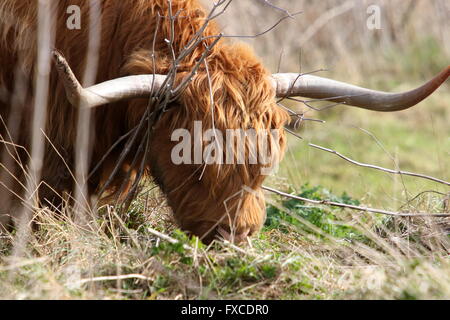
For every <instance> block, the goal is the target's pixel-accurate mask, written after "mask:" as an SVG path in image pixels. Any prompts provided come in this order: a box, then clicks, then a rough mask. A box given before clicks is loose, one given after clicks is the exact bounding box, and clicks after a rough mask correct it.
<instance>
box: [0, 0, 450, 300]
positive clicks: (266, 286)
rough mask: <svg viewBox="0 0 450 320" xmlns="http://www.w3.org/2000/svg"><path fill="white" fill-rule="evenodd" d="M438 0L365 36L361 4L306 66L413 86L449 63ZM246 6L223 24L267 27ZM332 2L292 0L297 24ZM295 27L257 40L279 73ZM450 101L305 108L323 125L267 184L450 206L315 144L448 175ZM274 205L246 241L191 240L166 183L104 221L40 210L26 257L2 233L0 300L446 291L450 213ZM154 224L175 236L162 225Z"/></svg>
mask: <svg viewBox="0 0 450 320" xmlns="http://www.w3.org/2000/svg"><path fill="white" fill-rule="evenodd" d="M372 2H377V1H372ZM372 2H371V3H372ZM235 3H237V1H236V2H235ZM253 3H254V4H253ZM393 3H394V4H385V6H388V7H387V8H385V10H386V12H391V13H392V14H391V15H389V17H388V19H389V20H388V22H389V25H398V24H399V21H400V20H401V19H402V17H403V16H404V14H403V13H404V12H406V9H407V8H406V7H407V4H406V2H405V3H403V2H402V4H401V5H400V4H399V3H397V4H396V2H393ZM441 3H442V2H440V1H438V0H436V1H432V5H428V3H427V2H426V3H419V2H418V4H417V6H418V7H417V8H416V9H415V10H414V11H413V13H412V14H411V18H410V19H408V20H407V22H406V23H405V25H404V27H403V28H400V29H395V31H396V32H397V33H396V35H397V36H396V38H395V39H394V38H392V37H387V36H386V32H387V31H388V30H387V29H388V28H387V27H385V29H384V31H381V33H377V34H369V35H367V34H366V32H367V30H360V31H361V33H362V34H365V35H366V36H367V37H368V38H367V39H366V38H362V36H361V37H359V34H358V35H355V36H354V37H349V32H350V31H351V32H354V30H359V29H357V26H358V19H357V17H358V14H357V13H358V12H359V11H357V10H363V9H364V8H365V7H364V8H363V9H361V8H359V9H355V11H354V12H353V13H354V14H350V13H347V14H344V15H342V16H340V17H337V18H336V19H335V20H333V21H330V22H329V23H328V24H327V25H326V26H325V27H324V29H323V30H319V31H318V33H317V34H316V36H315V37H314V38H313V40H311V41H310V43H309V44H308V48H306V49H304V58H303V59H302V63H303V65H302V66H303V68H304V69H306V70H314V69H317V68H318V67H323V66H331V67H332V68H331V69H332V70H331V71H330V72H329V73H327V74H326V75H327V76H330V77H334V78H336V79H341V80H349V81H351V82H355V83H358V84H360V85H367V86H371V87H375V88H378V89H387V90H393V91H398V90H404V89H409V88H412V87H414V86H416V85H417V84H419V83H421V82H423V80H424V79H425V78H427V77H429V76H430V75H433V74H435V73H436V72H438V71H439V69H440V68H442V67H443V66H445V65H447V64H448V61H449V52H448V48H447V49H446V48H445V46H444V45H442V44H443V43H446V42H445V41H444V40H445V39H444V38H445V37H448V35H445V34H441V33H440V32H439V30H440V28H443V29H445V27H444V24H445V23H448V21H450V19H447V20H446V19H442V21H441V20H439V19H440V18H439V17H440V15H439V14H437V11H436V10H438V8H439V4H441ZM239 4H240V5H241V6H242V7H239V6H237V5H235V7H231V8H230V14H231V15H232V16H233V17H235V20H234V21H236V20H238V21H242V22H245V23H247V22H248V21H249V22H251V23H249V25H248V26H247V25H246V24H245V23H242V24H241V23H230V21H233V20H226V21H225V23H224V25H226V26H227V27H228V29H226V30H229V33H230V34H254V33H256V32H255V31H260V30H262V29H264V28H263V26H265V23H267V21H266V19H263V20H264V21H259V20H260V19H254V18H253V19H249V18H243V16H242V15H245V14H247V15H249V16H254V17H257V16H259V15H260V14H262V13H261V11H258V10H262V9H258V8H259V7H258V6H257V4H256V2H245V4H244V2H239ZM278 4H279V3H278ZM336 4H337V2H336V1H323V2H321V4H320V5H319V4H315V6H314V7H311V6H308V3H307V2H305V1H296V2H295V4H293V6H294V7H295V8H292V11H295V10H296V9H297V7H298V9H304V10H305V13H304V14H303V15H301V16H300V18H299V21H298V22H296V24H295V29H296V30H305V29H306V28H308V25H309V24H310V23H311V22H313V21H314V19H316V18H317V17H318V16H319V15H320V14H321V13H322V12H324V11H326V10H327V9H329V8H330V7H333V6H334V5H336ZM242 8H244V9H246V10H242ZM236 9H237V12H236ZM239 9H241V10H239ZM306 9H307V10H306ZM233 10H234V11H233ZM404 10H405V11H404ZM363 11H364V10H363ZM264 13H267V19H272V18H274V19H275V18H276V16H277V13H273V12H272V11H269V12H267V10H266V11H264ZM355 13H356V14H355ZM430 17H433V19H430ZM386 19H387V18H386ZM275 20H276V19H275ZM445 21H446V22H445ZM290 28H291V29H293V27H292V25H290V26H289V25H288V26H285V25H281V26H280V27H279V28H278V29H276V30H275V31H274V32H272V33H270V34H269V35H267V36H266V37H265V38H259V39H256V40H255V39H252V40H250V42H252V44H253V45H255V47H256V50H257V51H258V53H259V54H260V55H262V56H263V58H264V60H265V61H267V64H268V65H269V66H271V67H272V69H273V70H275V69H276V66H277V64H278V61H277V58H278V55H276V57H274V53H273V50H272V48H278V47H280V46H282V47H284V48H285V49H286V52H285V58H284V59H283V68H284V69H290V70H292V69H293V68H294V69H295V68H297V67H298V65H297V64H298V54H297V53H298V50H299V48H296V46H295V39H296V37H297V33H296V32H291V31H290ZM418 29H423V30H427V32H416V31H417V30H418ZM348 30H350V31H348ZM383 39H384V40H383ZM365 40H367V41H365ZM279 41H281V42H282V44H280V43H278V42H279ZM342 43H345V46H342ZM447 43H450V42H448V41H447ZM381 44H382V45H381ZM368 61H370V63H367V62H368ZM367 75H370V77H368V76H367ZM449 101H450V91H449V86H448V84H445V85H444V86H443V87H442V88H441V89H440V90H439V91H438V92H437V93H436V94H435V95H433V96H432V97H431V98H429V99H428V100H426V102H423V103H422V104H421V105H420V106H418V107H416V108H413V109H411V110H408V111H404V112H400V113H395V114H379V113H371V112H368V111H363V110H355V109H350V108H348V109H344V108H343V107H336V108H334V109H333V110H331V111H329V112H320V113H316V112H308V114H307V115H308V117H311V118H320V119H323V120H326V123H325V124H320V123H315V122H305V123H303V124H302V127H301V129H300V130H299V134H300V135H301V136H302V137H303V138H304V140H303V141H300V140H298V139H296V138H294V137H290V138H289V150H288V152H287V154H286V158H285V160H284V161H283V163H282V164H281V167H280V170H279V172H278V173H277V175H276V176H275V177H271V178H269V179H268V180H267V184H268V185H271V186H275V187H277V188H279V189H281V190H283V191H286V192H291V193H293V194H297V195H302V196H306V197H310V198H314V199H328V200H333V201H337V202H344V203H352V204H361V205H367V206H372V207H378V208H384V209H387V210H394V211H396V210H402V211H410V212H428V213H433V212H445V211H447V212H449V210H450V209H449V205H448V203H447V205H446V204H445V195H448V192H449V189H448V187H445V186H443V185H439V184H436V183H433V182H430V181H427V180H423V179H418V178H411V177H400V176H393V175H390V174H387V173H384V172H380V171H374V170H371V169H365V168H360V167H356V166H354V165H351V164H349V163H348V162H346V161H344V160H342V159H340V158H338V157H337V156H335V155H332V154H329V153H325V152H323V151H320V150H317V149H313V148H311V147H308V142H311V143H315V144H319V145H322V146H324V147H328V148H331V149H334V150H336V151H339V152H340V153H342V154H344V155H346V156H349V157H351V158H352V159H355V160H358V161H360V162H364V163H370V164H375V165H379V166H383V167H388V168H394V169H395V168H400V169H402V170H406V171H413V172H419V173H423V174H427V175H431V176H435V177H437V178H441V179H445V180H447V181H448V180H450V162H449V161H448V160H449V156H450V154H449V150H450V138H449V137H450V127H449V126H448V123H449V122H450V109H449ZM292 107H294V108H300V109H305V107H304V106H301V105H300V106H294V105H293V106H292ZM305 110H306V109H305ZM360 128H362V129H364V130H365V131H364V130H361V129H360ZM369 133H370V134H369ZM425 191H426V192H425ZM423 192H424V193H423ZM417 195H419V196H417ZM416 196H417V197H416ZM267 205H268V209H267V221H266V224H265V226H264V228H263V230H262V231H261V232H260V233H259V234H258V235H257V236H256V237H254V238H252V239H251V240H250V241H249V243H248V244H245V245H242V246H239V247H236V246H234V245H232V244H230V243H226V242H215V243H213V244H212V245H210V246H205V245H204V244H202V243H201V242H199V241H198V239H196V238H193V239H190V238H188V237H186V235H185V234H184V233H183V232H181V231H179V230H177V229H176V226H175V225H174V224H173V223H172V220H171V218H170V212H169V211H170V210H169V209H168V208H167V207H166V205H165V202H164V199H163V197H162V196H161V195H160V194H159V192H158V191H157V190H152V191H151V192H150V193H143V194H142V195H141V196H140V197H138V198H137V199H136V200H135V201H134V202H133V205H132V207H131V209H130V210H129V212H128V213H127V214H126V215H125V216H121V217H119V216H117V215H116V214H115V212H114V209H113V208H109V207H104V208H101V209H100V210H99V212H98V218H97V221H96V222H97V223H96V229H95V230H94V231H92V230H83V229H80V228H79V227H77V226H76V225H75V224H74V223H73V221H71V220H70V219H69V218H66V219H64V220H58V219H55V217H54V214H53V213H52V212H51V211H49V210H48V209H41V210H39V211H36V219H37V221H38V222H39V224H40V228H39V230H38V231H37V232H36V233H34V234H33V237H32V238H31V239H30V242H29V244H28V250H27V256H26V257H25V258H24V259H20V260H17V261H14V260H11V258H10V254H11V252H12V249H13V244H12V236H13V235H11V236H6V237H3V238H1V239H0V298H1V299H149V300H152V299H346V300H348V299H449V298H450V259H449V257H450V256H449V253H450V242H449V241H450V237H449V233H450V228H449V224H450V223H449V220H448V219H443V218H442V219H426V218H414V219H413V218H394V217H386V216H382V215H377V214H366V213H362V212H358V211H350V210H343V209H336V208H330V207H325V206H310V205H307V204H305V203H302V202H300V201H296V200H288V199H285V198H280V197H278V196H270V195H268V200H267ZM158 232H160V233H163V234H164V235H166V237H165V238H164V239H161V237H158V236H156V235H155V234H157V233H158Z"/></svg>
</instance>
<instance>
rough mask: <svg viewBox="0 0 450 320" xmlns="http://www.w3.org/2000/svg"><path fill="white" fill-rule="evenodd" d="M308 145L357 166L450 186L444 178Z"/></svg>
mask: <svg viewBox="0 0 450 320" xmlns="http://www.w3.org/2000/svg"><path fill="white" fill-rule="evenodd" d="M308 145H309V146H310V147H313V148H316V149H319V150H322V151H326V152H329V153H332V154H335V155H337V156H338V157H340V158H341V159H344V160H345V161H348V162H350V163H352V164H355V165H357V166H360V167H364V168H370V169H375V170H379V171H384V172H388V173H392V174H399V175H405V176H412V177H417V178H422V179H427V180H431V181H434V182H438V183H442V184H445V185H447V186H450V182H448V181H445V180H442V179H438V178H434V177H431V176H427V175H424V174H420V173H414V172H409V171H402V170H392V169H387V168H383V167H379V166H375V165H372V164H367V163H361V162H358V161H355V160H352V159H350V158H348V157H346V156H344V155H342V154H341V153H339V152H337V151H335V150H332V149H328V148H324V147H321V146H318V145H315V144H312V143H309V144H308Z"/></svg>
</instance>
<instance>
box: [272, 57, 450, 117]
mask: <svg viewBox="0 0 450 320" xmlns="http://www.w3.org/2000/svg"><path fill="white" fill-rule="evenodd" d="M449 76H450V66H448V67H447V68H446V69H444V70H443V71H442V72H441V73H439V74H438V75H437V76H435V77H434V78H433V79H431V80H430V81H428V82H427V83H425V84H424V85H422V86H421V87H419V88H417V89H413V90H411V91H407V92H402V93H389V92H382V91H375V90H370V89H365V88H361V87H357V86H354V85H350V84H347V83H343V82H339V81H334V80H330V79H326V78H321V77H317V76H313V75H309V74H296V73H280V74H274V75H272V83H273V86H274V87H275V88H276V95H277V97H278V98H286V97H294V96H302V97H307V98H313V99H323V100H327V101H332V102H338V103H343V104H346V105H349V106H354V107H358V108H363V109H369V110H374V111H385V112H390V111H398V110H404V109H408V108H410V107H412V106H414V105H416V104H418V103H419V102H421V101H422V100H424V99H425V98H426V97H428V96H429V95H430V94H432V93H433V92H434V91H435V90H436V89H437V88H439V86H440V85H441V84H442V83H443V82H444V81H445V80H447V78H448V77H449Z"/></svg>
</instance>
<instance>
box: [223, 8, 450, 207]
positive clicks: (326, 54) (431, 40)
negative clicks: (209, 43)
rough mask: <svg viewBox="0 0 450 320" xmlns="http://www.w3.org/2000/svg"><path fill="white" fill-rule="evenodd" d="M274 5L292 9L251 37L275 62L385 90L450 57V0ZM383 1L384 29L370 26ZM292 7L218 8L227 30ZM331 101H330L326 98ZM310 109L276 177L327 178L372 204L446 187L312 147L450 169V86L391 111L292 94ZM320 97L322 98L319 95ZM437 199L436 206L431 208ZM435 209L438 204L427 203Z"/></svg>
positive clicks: (258, 25)
mask: <svg viewBox="0 0 450 320" xmlns="http://www.w3.org/2000/svg"><path fill="white" fill-rule="evenodd" d="M270 3H272V4H273V5H275V6H277V7H279V8H282V9H285V10H287V11H289V12H290V13H292V14H293V13H296V12H299V11H301V12H302V13H301V14H299V15H296V16H295V17H294V18H293V19H292V18H289V19H286V20H284V21H283V22H282V23H281V24H280V25H278V26H277V28H275V29H274V30H272V31H271V32H269V33H267V34H265V35H262V36H260V37H256V38H251V39H245V38H241V39H237V40H239V41H246V42H248V43H249V44H250V45H251V46H253V47H254V48H255V51H256V52H257V54H258V55H259V56H261V58H262V60H263V61H264V63H265V64H266V65H267V66H268V68H269V69H270V71H272V72H277V71H278V70H279V71H280V72H298V71H301V72H312V71H315V70H319V69H326V71H323V72H318V73H317V74H318V75H320V76H324V77H330V78H333V79H335V80H342V81H347V82H350V83H353V84H357V85H360V86H365V87H369V88H372V89H378V90H387V91H392V92H396V91H403V90H409V89H412V88H414V87H416V86H418V85H420V84H422V83H424V82H425V81H426V80H428V79H430V78H431V77H432V76H434V75H435V74H437V73H438V72H440V71H441V70H442V69H443V68H445V67H446V66H447V65H449V64H450V2H449V1H446V0H432V1H427V0H402V1H384V0H374V1H372V0H371V1H342V0H341V1H338V0H326V1H310V0H298V1H286V0H284V1H283V0H273V1H270ZM372 5H375V6H378V7H379V8H380V18H381V19H380V22H381V24H380V27H381V28H380V29H373V30H371V29H369V28H368V26H367V21H368V19H369V18H370V17H371V16H372V12H371V11H370V12H368V8H369V6H372ZM283 15H285V13H284V12H282V11H281V10H277V9H274V8H272V7H270V6H269V5H267V4H264V1H258V0H253V1H242V0H240V1H234V2H233V3H232V4H231V7H230V8H229V10H227V12H226V13H225V14H224V15H223V16H222V17H221V25H222V26H223V27H224V28H223V31H224V33H225V34H228V35H254V34H258V33H260V32H262V31H264V30H266V29H267V28H269V27H271V26H272V25H273V24H274V23H275V22H276V21H278V19H279V18H280V17H282V16H283ZM328 104H329V103H328ZM286 105H288V106H289V107H291V108H293V109H296V110H298V111H303V112H304V113H305V115H306V117H308V118H314V119H321V120H325V121H326V123H324V124H321V123H317V122H308V121H305V122H303V123H302V125H301V127H300V130H299V134H300V135H301V136H302V137H303V138H304V140H303V141H300V140H298V139H297V138H295V137H292V136H291V137H290V138H291V139H290V148H289V150H288V153H287V155H286V158H285V160H284V162H283V163H282V166H281V171H280V172H279V173H278V175H277V176H278V178H276V179H272V180H274V181H273V183H282V182H283V181H285V182H287V183H289V184H293V185H294V186H297V187H299V186H301V185H303V184H304V183H306V182H309V183H310V184H312V185H322V186H324V187H326V188H329V189H331V190H332V191H334V192H336V193H339V194H340V193H342V192H344V191H346V192H349V193H350V194H351V195H352V196H354V197H356V198H357V199H360V200H361V201H362V202H364V203H366V204H372V205H377V206H384V207H386V208H390V209H397V208H398V207H399V206H400V205H401V204H403V203H404V202H406V201H407V200H408V199H410V198H411V197H412V196H413V195H415V194H417V193H418V192H420V191H424V190H428V189H432V190H439V191H442V192H448V189H447V188H445V187H443V186H439V185H436V184H434V183H429V182H427V181H426V180H421V179H416V178H408V177H403V178H402V177H399V176H393V175H389V174H386V173H383V172H379V171H373V170H371V169H365V168H359V167H356V166H354V165H352V164H350V163H347V162H345V161H344V160H342V159H340V158H338V157H336V156H335V155H332V154H329V153H325V152H323V151H320V150H316V149H312V148H311V147H308V143H309V142H310V143H314V144H319V145H322V146H324V147H327V148H331V149H334V150H336V151H338V152H340V153H343V154H344V155H346V156H348V157H350V158H353V159H355V160H357V161H360V162H364V163H370V164H375V165H379V166H383V167H387V168H392V169H401V170H405V171H413V172H419V173H423V174H427V175H431V176H435V177H439V178H441V179H446V180H449V179H450V161H449V156H450V125H449V123H450V86H449V84H448V83H447V84H444V85H443V86H442V87H441V88H440V89H439V90H438V92H436V93H435V94H434V95H432V96H431V97H430V98H429V99H427V100H426V101H424V102H422V103H421V104H420V105H418V106H416V107H414V108H412V109H409V110H406V111H402V112H396V113H391V114H384V113H374V112H370V111H365V110H357V109H354V108H351V107H345V106H337V107H335V108H332V109H329V110H326V111H321V112H315V111H313V110H311V109H309V108H307V107H306V106H304V105H302V104H300V103H296V104H293V103H292V102H287V103H286ZM315 106H319V105H318V104H316V105H315ZM433 209H436V208H433ZM430 210H431V208H430Z"/></svg>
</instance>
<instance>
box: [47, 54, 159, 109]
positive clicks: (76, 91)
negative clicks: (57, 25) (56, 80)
mask: <svg viewBox="0 0 450 320" xmlns="http://www.w3.org/2000/svg"><path fill="white" fill-rule="evenodd" d="M53 59H54V61H55V64H56V69H57V70H58V74H59V77H60V78H61V81H62V82H63V85H64V88H65V90H66V95H67V98H68V100H69V101H70V103H71V104H72V105H73V106H76V107H78V106H80V107H84V108H95V107H98V106H102V105H105V104H108V103H113V102H117V101H121V100H127V99H133V98H148V97H150V96H151V95H152V94H153V93H155V92H157V91H158V90H159V89H160V88H161V87H162V86H163V84H164V82H165V80H166V78H167V77H166V76H164V75H159V74H155V75H152V74H151V75H137V76H128V77H123V78H117V79H114V80H110V81H106V82H103V83H99V84H96V85H94V86H92V87H89V88H83V87H82V86H81V84H80V83H79V81H78V80H77V78H76V77H75V75H74V73H73V72H72V70H71V69H70V66H69V64H68V63H67V61H66V59H65V58H64V57H63V56H62V55H61V54H60V53H59V52H58V51H56V50H55V51H53Z"/></svg>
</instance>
